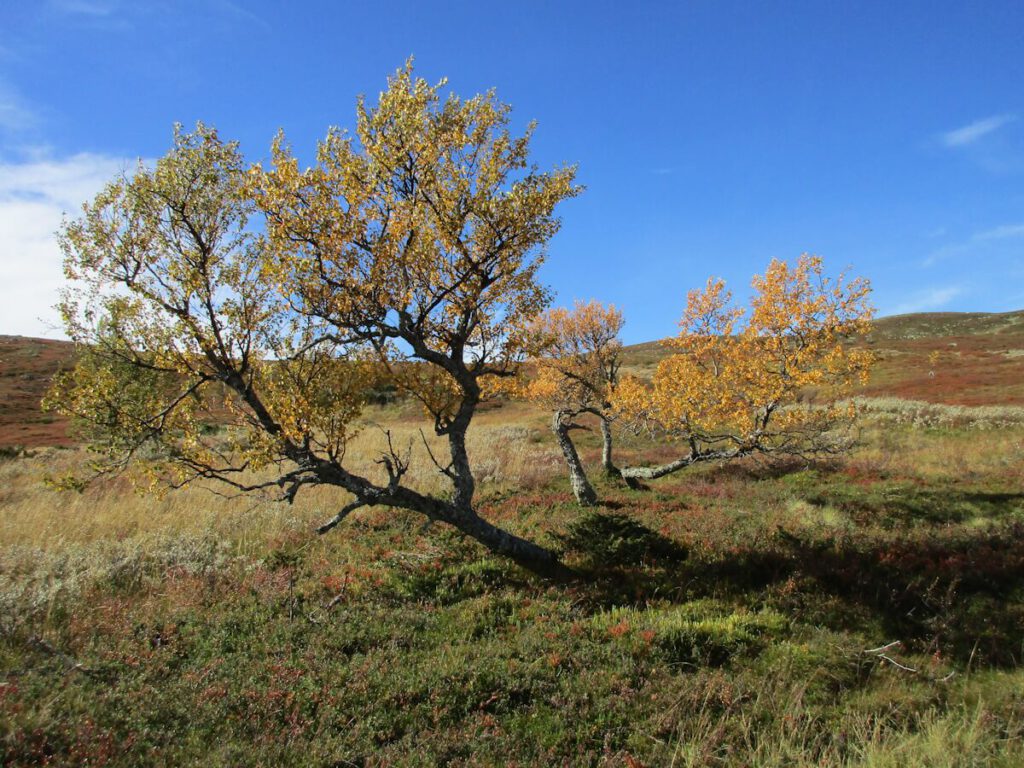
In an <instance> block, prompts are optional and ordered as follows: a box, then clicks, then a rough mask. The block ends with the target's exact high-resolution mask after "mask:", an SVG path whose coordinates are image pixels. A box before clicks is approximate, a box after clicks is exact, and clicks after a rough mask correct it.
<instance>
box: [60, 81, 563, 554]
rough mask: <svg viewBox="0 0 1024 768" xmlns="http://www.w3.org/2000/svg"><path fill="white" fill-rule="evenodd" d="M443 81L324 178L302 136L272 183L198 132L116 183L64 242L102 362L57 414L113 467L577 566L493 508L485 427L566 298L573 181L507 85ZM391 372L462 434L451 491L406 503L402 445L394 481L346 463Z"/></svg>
mask: <svg viewBox="0 0 1024 768" xmlns="http://www.w3.org/2000/svg"><path fill="white" fill-rule="evenodd" d="M443 85H444V83H439V84H437V85H433V86H432V85H429V84H428V83H427V82H425V81H424V80H422V79H419V78H415V77H414V76H413V72H412V68H411V65H407V66H406V67H404V68H403V69H401V70H399V71H398V72H397V73H396V74H395V75H394V76H393V77H392V78H390V79H389V81H388V87H387V90H386V91H384V92H382V93H381V94H380V98H379V100H378V102H377V104H376V105H374V106H370V105H368V104H367V103H366V102H365V100H363V99H360V101H359V103H358V106H357V119H356V129H355V133H354V135H353V136H350V135H348V134H346V133H344V132H342V131H340V130H335V129H332V130H331V131H330V132H329V133H328V134H327V137H326V138H325V139H324V140H323V141H322V142H321V144H320V146H319V151H318V155H317V162H316V163H315V165H313V166H312V167H309V168H301V167H300V165H299V162H298V160H297V159H296V158H295V157H294V155H293V154H292V152H291V150H290V149H289V148H288V146H287V144H286V142H285V140H284V138H283V136H279V137H278V139H277V140H276V141H275V142H274V145H273V149H272V161H271V163H270V165H269V167H267V168H263V167H261V166H255V167H252V168H246V166H245V164H244V161H243V159H242V156H241V154H240V152H239V150H238V147H237V146H236V145H235V144H233V143H227V142H223V141H222V140H221V139H220V138H219V137H218V136H217V134H216V132H215V131H214V130H213V129H210V128H207V127H205V126H202V125H200V126H199V127H198V128H197V129H196V131H195V132H194V133H184V132H182V131H180V130H178V131H176V133H175V141H174V147H173V149H172V150H171V151H170V153H169V154H168V155H166V156H165V157H164V158H162V159H161V160H160V161H158V162H157V164H156V167H155V168H154V169H152V170H150V169H147V168H142V167H140V168H139V169H138V170H136V171H135V173H134V174H132V175H126V176H124V177H123V178H120V179H117V180H115V181H113V182H112V183H111V184H110V185H108V187H107V188H106V189H105V190H104V191H103V192H101V193H100V195H99V196H97V198H96V199H95V200H94V201H93V202H92V203H90V204H88V205H86V206H85V209H84V215H83V216H82V217H81V218H80V219H78V220H75V221H72V222H70V223H68V224H67V225H66V226H65V227H64V230H63V234H62V243H63V247H64V251H65V259H66V261H65V265H66V271H67V274H68V277H69V278H70V279H71V280H73V281H74V288H73V289H72V290H71V291H69V292H68V294H67V297H66V299H65V301H64V303H63V306H62V310H63V314H64V318H65V322H66V325H67V329H68V333H69V335H70V336H71V337H72V338H73V339H74V340H75V341H76V342H77V343H78V344H79V347H80V349H81V350H82V352H83V354H84V357H83V361H82V363H81V364H80V365H79V366H78V367H77V368H76V369H75V370H74V371H73V372H71V373H70V374H68V375H66V376H65V377H63V378H62V379H61V380H60V381H59V382H58V384H57V386H56V387H55V389H54V391H53V393H52V395H51V397H50V402H51V404H52V405H53V406H54V407H56V408H58V409H60V410H61V411H63V412H65V413H69V414H72V415H73V416H75V417H76V418H77V420H78V422H79V423H80V424H82V425H83V427H84V429H86V431H87V435H88V437H89V438H90V441H91V443H92V446H93V447H94V449H95V451H96V456H97V460H96V462H95V463H94V465H93V470H94V471H95V472H97V473H105V472H112V471H122V470H125V469H129V468H131V467H137V468H139V469H141V471H143V472H145V473H146V474H147V476H148V477H150V478H151V479H152V480H154V481H161V482H164V483H169V484H171V485H173V486H180V485H184V484H186V483H190V482H193V481H195V480H199V479H211V480H216V481H220V482H221V483H225V484H227V485H228V486H231V487H233V488H234V489H236V490H237V491H239V492H253V491H259V490H268V489H270V490H272V489H275V488H276V489H280V491H281V493H282V494H283V496H284V497H285V498H286V499H292V498H294V497H295V496H296V494H298V493H299V492H301V491H302V489H304V488H307V487H310V486H317V485H327V486H334V487H336V488H338V489H340V490H343V491H345V492H346V494H345V495H346V496H347V497H348V498H349V500H348V501H346V502H345V503H343V504H340V509H339V511H338V513H337V515H335V516H334V517H333V518H332V519H330V520H327V521H325V522H324V524H323V525H322V526H321V528H320V530H321V532H323V531H327V530H330V529H331V528H333V527H334V526H336V525H338V524H339V523H340V522H341V521H342V520H344V519H345V517H346V516H347V515H348V514H350V513H351V512H352V511H353V510H355V509H358V508H360V507H363V506H371V505H378V506H383V507H392V508H400V509H407V510H413V511H415V512H418V513H420V514H423V515H425V516H426V517H427V518H429V519H431V520H436V521H440V522H443V523H447V524H449V525H452V526H454V527H456V528H457V529H459V530H460V531H462V532H463V533H465V534H466V535H469V536H471V537H473V538H474V539H476V540H478V541H480V542H481V543H483V544H484V545H485V546H487V547H488V548H490V549H491V550H492V551H494V552H497V553H500V554H502V555H506V556H508V557H510V558H512V559H514V560H516V561H517V562H519V563H521V564H523V565H524V566H526V567H528V568H531V569H533V570H535V571H538V572H542V573H552V572H557V571H558V570H559V569H560V566H559V565H558V562H557V558H556V556H555V555H554V553H552V552H551V551H549V550H548V549H545V548H543V547H541V546H539V545H537V544H536V543H534V542H531V541H528V540H525V539H522V538H520V537H517V536H515V535H513V534H511V533H509V532H508V531H505V530H503V529H501V528H498V527H496V526H495V525H493V524H491V523H490V522H488V521H487V520H485V519H484V518H482V517H481V516H480V515H479V514H478V513H477V511H476V509H475V507H474V495H475V490H476V483H475V480H474V476H473V470H472V466H471V464H470V459H469V456H468V454H467V450H466V433H467V430H468V429H469V426H470V423H471V421H472V419H473V416H474V413H475V412H476V409H477V407H478V405H479V404H480V403H481V401H482V400H484V399H485V398H486V397H487V394H488V391H489V390H490V389H491V388H493V385H494V382H496V381H500V380H501V379H502V378H504V377H506V376H510V375H511V374H512V372H513V370H514V367H515V365H516V364H517V363H518V362H519V361H520V360H521V359H522V356H523V350H524V345H523V335H524V332H525V331H524V329H525V328H526V326H527V325H528V324H529V323H530V321H532V320H533V319H534V318H535V317H536V316H537V315H538V313H540V312H541V311H542V310H543V309H544V308H545V306H546V305H547V304H548V301H549V294H548V291H547V290H546V289H545V288H544V287H543V286H542V285H540V284H539V283H538V281H537V269H538V268H539V266H540V264H541V263H542V261H543V259H544V257H545V255H546V244H547V242H548V241H549V240H550V238H551V237H552V236H553V235H554V234H555V233H556V232H557V231H558V228H559V224H560V222H559V219H558V218H557V216H556V215H555V208H556V206H557V205H558V204H559V203H560V202H562V201H563V200H566V199H568V198H571V197H573V196H575V195H576V194H577V193H578V192H579V187H577V186H576V185H575V183H574V175H575V170H574V168H571V167H563V168H557V169H555V170H552V171H549V172H542V171H540V170H538V169H537V168H535V167H534V166H532V165H531V164H530V160H529V143H530V136H531V134H532V131H533V127H532V126H531V127H530V128H529V129H528V130H527V132H526V134H525V135H523V136H513V135H512V134H511V132H510V130H509V108H508V107H507V106H506V105H504V104H502V103H501V102H499V101H498V100H497V98H496V96H495V94H494V93H493V92H489V93H486V94H483V95H479V96H476V97H473V98H471V99H467V100H463V99H460V98H458V97H457V96H454V95H452V96H449V97H447V98H442V96H441V92H440V90H441V88H442V87H443ZM381 366H385V367H387V368H389V369H390V370H391V371H392V373H393V375H394V376H396V377H397V378H398V379H399V382H400V384H401V386H403V387H405V388H406V389H407V391H409V392H410V393H411V394H412V395H414V396H415V397H417V398H418V399H419V400H420V401H421V402H422V403H423V405H424V407H425V408H426V409H427V411H428V412H429V414H430V416H431V419H432V425H433V429H434V431H435V433H436V434H437V435H438V436H441V437H443V438H445V440H446V442H447V455H445V456H443V457H437V456H433V455H432V454H431V455H430V456H429V458H430V459H432V460H433V461H434V462H435V464H436V466H437V470H438V471H439V472H440V473H441V474H442V475H443V477H444V478H445V480H446V482H447V483H448V485H449V487H450V492H449V493H448V494H445V495H439V496H432V495H427V494H424V493H421V492H419V491H417V490H415V489H413V488H411V487H409V486H408V485H407V483H406V482H404V480H405V475H406V472H407V471H408V469H409V466H410V461H411V460H412V458H411V457H412V455H413V453H414V451H413V449H412V447H411V446H395V445H393V444H391V441H390V439H388V440H386V443H387V444H386V445H384V446H383V447H382V452H381V455H380V458H379V461H378V464H379V466H380V472H379V476H377V477H370V476H364V475H361V474H359V473H357V472H355V471H353V470H352V469H351V468H350V466H348V464H347V462H346V456H345V454H346V448H347V446H348V445H349V443H350V442H351V439H352V437H353V436H354V434H355V432H356V431H357V417H358V415H359V413H360V411H361V408H362V405H363V400H364V397H365V393H366V391H367V390H368V388H369V382H370V381H371V380H372V379H373V377H375V376H377V375H378V373H379V370H380V368H381ZM210 424H216V425H220V426H223V427H226V430H224V434H222V435H217V436H211V435H209V434H208V433H209V428H208V426H209V425H210ZM224 435H227V437H225V436H224ZM424 443H425V441H424ZM415 453H416V454H419V455H422V454H423V453H429V449H427V448H426V445H425V444H424V446H422V447H421V448H420V449H418V450H416V451H415ZM143 454H145V455H146V456H147V460H146V461H138V459H139V458H140V457H141V456H142V455H143Z"/></svg>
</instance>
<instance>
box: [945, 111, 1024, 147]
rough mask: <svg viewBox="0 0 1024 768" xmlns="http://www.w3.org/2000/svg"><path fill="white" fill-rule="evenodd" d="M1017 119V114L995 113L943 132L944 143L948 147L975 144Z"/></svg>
mask: <svg viewBox="0 0 1024 768" xmlns="http://www.w3.org/2000/svg"><path fill="white" fill-rule="evenodd" d="M1016 119H1017V117H1016V115H993V116H992V117H986V118H984V119H983V120H975V121H974V122H973V123H970V124H969V125H965V126H962V127H960V128H957V129H955V130H952V131H947V132H946V133H944V134H942V143H943V144H945V145H946V146H947V147H963V146H966V145H968V144H973V143H974V142H976V141H977V140H978V139H980V138H982V137H983V136H987V135H988V134H990V133H992V132H993V131H997V130H999V129H1000V128H1002V127H1003V126H1004V125H1006V124H1007V123H1012V122H1013V121H1014V120H1016Z"/></svg>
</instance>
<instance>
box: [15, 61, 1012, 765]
mask: <svg viewBox="0 0 1024 768" xmlns="http://www.w3.org/2000/svg"><path fill="white" fill-rule="evenodd" d="M443 88H444V84H443V83H441V84H437V85H430V84H429V83H427V82H425V81H423V80H422V79H419V78H417V77H415V75H414V73H413V70H412V67H411V64H410V65H407V66H405V67H403V68H402V69H400V70H398V71H397V72H396V73H395V74H394V75H393V76H392V77H391V78H390V80H389V81H388V85H387V88H386V90H385V91H384V92H382V93H381V94H380V97H379V99H377V100H376V101H375V102H374V103H369V102H367V101H364V100H360V101H359V102H358V105H357V112H356V122H355V127H354V130H353V131H352V133H351V134H350V133H346V132H344V131H341V130H333V129H332V130H331V131H330V132H329V133H328V134H327V136H326V137H325V138H324V140H323V141H322V142H321V143H320V145H319V147H318V151H317V155H316V160H315V162H314V163H313V164H312V165H311V166H309V167H304V166H303V165H302V164H300V162H299V160H298V159H297V157H296V154H295V152H293V150H292V148H291V147H290V146H289V144H288V143H287V141H286V139H285V137H284V136H279V137H278V138H277V139H276V140H275V141H274V142H273V145H272V149H271V154H270V159H269V161H268V162H267V163H266V164H265V165H252V164H250V163H249V162H247V161H246V160H245V158H244V157H243V155H242V152H241V149H240V148H239V147H238V146H237V145H236V144H235V143H232V142H230V141H226V140H224V139H222V138H221V137H220V136H219V135H218V134H217V132H216V131H215V130H214V129H213V128H212V127H209V126H206V125H202V124H199V125H197V126H196V127H195V129H194V130H191V131H186V130H184V129H182V128H180V127H179V128H178V129H177V130H176V131H175V133H174V143H173V146H172V148H171V150H170V151H169V152H168V154H167V155H165V156H164V157H163V158H161V159H160V160H159V161H158V162H157V163H156V164H155V166H153V167H139V168H138V169H136V170H135V171H134V172H132V173H127V174H125V175H123V176H122V177H120V178H117V179H115V180H113V181H111V183H110V184H109V185H108V186H107V187H106V188H105V189H104V190H103V191H102V192H101V193H100V194H99V195H98V196H97V197H96V198H95V199H94V200H92V201H91V202H89V203H88V204H87V205H86V206H85V208H84V212H83V214H82V216H80V217H79V218H76V219H73V220H70V221H69V222H67V223H66V225H65V226H64V227H63V228H62V232H61V243H62V246H63V248H64V252H65V257H66V261H65V264H66V270H67V276H68V278H69V280H70V281H71V286H72V287H71V288H70V289H69V291H68V293H67V295H66V297H65V300H64V302H63V305H62V310H63V313H64V318H65V321H66V325H67V329H68V333H69V334H70V336H71V337H72V338H73V339H74V341H75V342H76V345H77V346H76V355H77V364H76V365H74V366H70V367H68V368H66V370H65V371H64V372H63V373H62V374H60V375H59V376H58V377H57V378H56V379H55V382H54V386H53V389H52V391H51V392H50V394H49V395H48V397H47V405H48V406H49V407H50V408H52V409H54V410H55V411H57V412H59V413H61V414H67V415H69V416H71V417H72V418H73V420H74V424H75V429H76V430H77V435H78V437H79V438H80V441H81V443H82V445H81V446H80V447H74V448H71V449H68V450H65V449H57V448H46V447H41V448H33V449H32V450H28V451H23V450H15V449H5V450H2V451H0V478H2V482H0V508H2V509H3V515H2V516H0V542H2V545H3V546H0V763H2V764H3V765H5V766H6V765H10V766H28V765H124V766H135V765H190V764H203V765H211V766H217V765H224V766H228V765H242V764H245V765H295V766H300V765H301V766H308V765H323V766H385V765H508V766H514V765H519V766H527V765H544V766H547V765H573V766H575V765H581V766H621V765H625V766H632V768H637V766H659V765H676V766H682V765H685V766H712V765H714V766H718V765H722V766H748V765H757V766H821V765H825V766H901V767H902V766H970V765H996V766H1017V765H1021V764H1024V703H1022V698H1021V695H1020V691H1021V690H1022V685H1024V673H1022V671H1021V666H1020V661H1021V656H1022V653H1024V647H1022V644H1021V638H1022V637H1024V494H1022V492H1021V473H1020V456H1021V447H1022V445H1024V410H1022V407H1021V406H1022V405H1024V387H1022V386H1021V383H1020V382H1021V381H1024V377H1022V376H1021V374H1020V371H1021V370H1022V366H1024V363H1021V360H1024V357H1022V356H1021V355H1020V354H1019V353H1020V351H1021V350H1024V313H1007V314H1005V315H998V316H995V315H992V316H988V315H986V316H978V317H975V316H964V317H959V318H957V319H955V321H954V320H950V318H948V317H947V318H944V317H932V316H915V317H912V318H883V319H882V320H880V321H875V320H873V318H872V308H871V305H870V290H869V285H868V283H867V281H866V280H864V279H862V278H859V277H855V276H846V275H836V274H835V273H830V272H829V271H828V270H827V269H826V268H825V264H824V262H823V261H822V259H820V258H819V257H816V256H811V255H804V256H800V257H798V258H795V259H794V260H791V261H788V262H787V261H772V262H770V263H769V264H768V265H767V266H766V268H765V270H764V272H763V274H761V275H759V276H755V277H754V278H753V283H752V286H751V287H752V291H751V295H750V299H749V302H748V303H747V305H746V306H745V307H743V306H740V305H739V304H738V303H737V302H735V301H733V299H732V297H731V295H730V294H729V292H728V290H727V289H726V287H725V285H724V284H723V283H722V282H721V281H719V280H717V279H714V278H712V279H710V280H708V281H707V283H706V284H704V286H703V287H702V288H698V289H696V290H693V291H691V292H690V293H689V294H688V295H687V296H685V297H682V296H681V305H682V309H681V320H680V321H679V325H678V331H677V332H676V333H675V334H674V335H671V337H670V338H668V339H667V340H665V341H664V342H661V343H659V344H656V345H654V344H652V345H636V346H633V347H624V346H623V344H622V342H621V339H620V335H621V330H622V328H623V324H624V322H625V320H626V313H627V311H628V308H623V307H615V306H610V305H608V304H605V303H602V302H601V301H599V300H591V301H586V302H584V301H579V302H576V303H575V304H574V305H573V306H572V307H565V308H559V307H553V306H552V296H551V293H550V291H549V290H548V289H547V288H546V287H545V286H543V285H541V284H540V282H539V281H538V269H539V268H540V266H541V264H542V263H543V260H544V259H545V258H547V256H548V253H547V248H548V244H549V243H550V242H551V239H552V237H553V236H554V235H555V234H556V233H557V231H558V229H559V223H560V219H559V216H560V215H561V212H562V206H561V203H563V202H564V201H567V200H570V199H571V198H573V197H575V196H576V195H578V194H580V193H581V188H580V186H579V185H578V184H577V182H576V175H575V169H574V168H572V167H558V168H550V169H540V168H537V167H535V165H534V164H533V163H532V162H531V155H530V139H531V135H532V133H533V126H532V125H531V126H530V127H529V128H528V129H527V130H526V131H525V134H524V135H515V134H514V133H513V132H511V130H510V125H511V120H510V112H509V108H508V107H507V106H506V105H504V104H502V103H501V102H500V101H499V100H498V99H497V97H496V95H495V94H494V93H493V92H488V93H485V94H482V95H478V96H475V97H473V98H470V99H462V98H459V97H456V96H454V95H452V96H445V95H444V91H443ZM555 257H557V254H556V255H555ZM681 277H682V278H685V279H686V280H687V281H688V280H689V276H681ZM705 277H706V276H705V275H698V276H694V278H695V280H699V281H703V280H704V279H705ZM683 284H685V283H683ZM670 320H671V319H669V322H670ZM22 341H24V340H22ZM11 348H12V349H13V346H11ZM31 354H32V350H31V349H28V350H27V352H26V355H29V356H30V355H31ZM26 359H28V358H26ZM982 372H983V373H982ZM3 383H4V381H3V379H2V378H0V384H3ZM552 433H553V434H552ZM591 467H593V468H594V470H596V471H594V470H591V471H589V472H588V468H591ZM566 475H568V478H569V480H570V482H569V484H568V485H567V484H566ZM139 491H142V492H143V493H139ZM282 501H283V502H288V503H279V502H282ZM315 531H320V532H321V533H324V534H328V532H329V535H323V536H317V535H315V533H314V532H315Z"/></svg>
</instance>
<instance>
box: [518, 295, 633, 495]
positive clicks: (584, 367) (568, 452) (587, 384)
mask: <svg viewBox="0 0 1024 768" xmlns="http://www.w3.org/2000/svg"><path fill="white" fill-rule="evenodd" d="M622 325H623V319H622V313H621V312H620V311H619V310H617V309H616V308H615V307H614V306H611V305H607V306H606V305H604V304H601V303H600V302H598V301H590V302H586V303H584V302H581V301H577V302H576V303H575V306H574V307H573V309H571V310H570V309H564V308H556V309H551V310H548V311H547V312H545V313H544V314H543V315H541V316H540V317H538V318H537V320H535V321H534V323H533V324H532V325H531V326H530V329H529V335H528V337H529V339H530V343H531V353H532V361H533V363H534V365H535V370H534V371H532V374H533V375H532V377H531V378H530V380H529V382H528V384H527V385H526V387H525V395H526V396H527V397H528V398H530V399H531V400H533V401H534V402H538V403H541V404H542V405H544V406H546V407H548V408H550V409H551V411H552V414H553V416H552V423H551V428H552V431H553V432H554V433H555V436H556V437H557V439H558V444H559V447H560V448H561V449H562V454H563V456H564V457H565V462H566V466H567V468H568V471H569V479H570V484H571V486H572V489H573V494H574V495H575V496H576V500H577V501H578V502H579V503H580V504H582V505H584V506H589V505H592V504H594V503H595V502H596V501H597V494H596V492H595V491H594V488H593V486H592V485H591V484H590V481H589V479H588V478H587V474H586V470H585V469H584V467H583V463H582V461H581V460H580V457H579V453H578V451H577V450H576V445H575V443H574V442H573V440H572V436H571V431H572V430H575V429H585V428H586V427H585V425H584V424H583V423H582V422H581V417H586V416H592V417H594V418H596V420H597V422H598V424H599V425H600V429H601V438H602V441H601V442H602V449H601V465H602V467H603V468H604V471H605V472H606V473H607V474H609V475H613V476H614V475H618V472H619V470H618V468H617V467H616V466H615V463H614V461H613V458H612V447H613V440H612V423H613V422H614V420H615V416H616V414H615V411H614V410H613V408H612V397H613V395H614V392H615V387H616V385H617V384H618V380H619V367H620V365H621V362H620V359H619V356H620V352H621V350H622V342H621V341H620V340H619V332H620V331H621V330H622Z"/></svg>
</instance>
